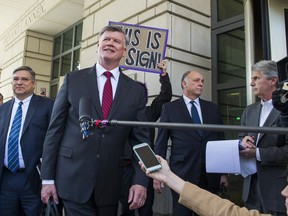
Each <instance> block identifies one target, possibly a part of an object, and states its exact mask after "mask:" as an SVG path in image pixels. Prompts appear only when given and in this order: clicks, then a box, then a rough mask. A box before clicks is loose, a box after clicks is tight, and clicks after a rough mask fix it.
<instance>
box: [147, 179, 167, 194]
mask: <svg viewBox="0 0 288 216" xmlns="http://www.w3.org/2000/svg"><path fill="white" fill-rule="evenodd" d="M148 176H149V175H148ZM153 188H154V190H155V191H156V192H157V193H159V194H160V193H162V188H164V184H163V183H162V182H160V181H157V180H155V179H154V180H153Z"/></svg>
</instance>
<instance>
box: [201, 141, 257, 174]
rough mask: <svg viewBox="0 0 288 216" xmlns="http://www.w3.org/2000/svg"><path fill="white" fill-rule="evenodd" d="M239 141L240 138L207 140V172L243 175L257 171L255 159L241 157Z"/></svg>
mask: <svg viewBox="0 0 288 216" xmlns="http://www.w3.org/2000/svg"><path fill="white" fill-rule="evenodd" d="M238 143H239V140H238V139H237V140H218V141H209V142H207V147H206V172H208V173H233V174H241V175H242V176H243V177H246V176H247V175H250V174H254V173H256V171H257V169H256V161H255V159H254V158H252V159H245V158H242V157H240V156H239V146H238Z"/></svg>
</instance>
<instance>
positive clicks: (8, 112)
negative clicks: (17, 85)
mask: <svg viewBox="0 0 288 216" xmlns="http://www.w3.org/2000/svg"><path fill="white" fill-rule="evenodd" d="M14 101H15V100H14V99H12V100H10V101H9V102H7V103H10V104H9V105H8V106H7V107H6V109H4V110H3V112H5V113H6V115H2V118H3V120H2V121H1V122H2V124H3V134H1V137H2V141H1V146H2V145H5V143H6V138H7V136H8V129H9V125H10V118H11V113H12V108H13V105H14ZM3 106H4V105H3Z"/></svg>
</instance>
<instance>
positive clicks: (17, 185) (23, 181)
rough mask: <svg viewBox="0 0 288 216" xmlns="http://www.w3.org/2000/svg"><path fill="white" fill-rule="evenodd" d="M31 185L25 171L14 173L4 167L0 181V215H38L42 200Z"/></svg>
mask: <svg viewBox="0 0 288 216" xmlns="http://www.w3.org/2000/svg"><path fill="white" fill-rule="evenodd" d="M33 186H34V185H30V182H29V181H28V176H27V174H26V173H25V171H18V172H17V173H15V174H14V173H12V172H10V171H9V170H8V169H6V168H4V171H3V175H2V179H1V183H0V215H1V216H12V215H13V216H23V215H27V216H39V214H40V211H41V205H42V202H41V199H40V193H39V194H36V193H35V191H36V190H35V189H34V190H33V188H32V187H33ZM34 187H35V186H34ZM39 192H40V191H39Z"/></svg>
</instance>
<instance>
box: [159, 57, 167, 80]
mask: <svg viewBox="0 0 288 216" xmlns="http://www.w3.org/2000/svg"><path fill="white" fill-rule="evenodd" d="M157 68H159V69H161V70H162V73H161V76H166V73H167V72H166V70H167V64H166V61H165V60H162V61H161V62H160V63H158V64H157Z"/></svg>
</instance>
